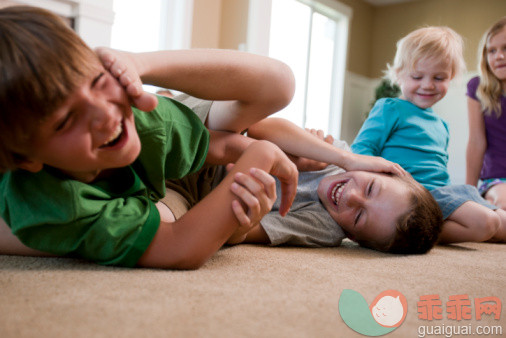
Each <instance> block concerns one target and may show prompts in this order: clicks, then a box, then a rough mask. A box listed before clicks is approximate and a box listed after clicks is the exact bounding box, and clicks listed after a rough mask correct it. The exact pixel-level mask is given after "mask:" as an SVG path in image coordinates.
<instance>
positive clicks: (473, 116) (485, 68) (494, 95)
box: [466, 17, 506, 210]
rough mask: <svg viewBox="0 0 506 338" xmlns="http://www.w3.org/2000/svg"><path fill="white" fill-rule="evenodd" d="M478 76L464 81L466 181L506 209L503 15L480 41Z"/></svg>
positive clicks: (505, 23)
mask: <svg viewBox="0 0 506 338" xmlns="http://www.w3.org/2000/svg"><path fill="white" fill-rule="evenodd" d="M480 50H481V53H480V56H479V58H480V60H479V72H480V76H479V77H475V78H472V79H471V80H470V81H469V82H468V84H467V96H468V99H467V102H468V114H469V141H468V144H467V154H466V155H467V156H466V157H467V168H466V169H467V171H466V183H467V184H471V185H477V183H478V180H481V181H482V182H481V184H480V187H479V190H480V193H481V194H482V195H483V196H484V197H485V198H486V199H487V200H489V201H490V202H491V203H492V204H494V205H496V206H498V207H500V208H502V209H505V210H506V156H504V155H505V153H506V17H503V18H502V19H500V20H499V21H498V22H497V23H495V24H494V25H493V26H492V27H491V28H490V29H489V30H488V31H487V32H486V33H485V35H484V36H483V39H482V42H481V44H480Z"/></svg>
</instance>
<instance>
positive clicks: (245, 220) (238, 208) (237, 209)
mask: <svg viewBox="0 0 506 338" xmlns="http://www.w3.org/2000/svg"><path fill="white" fill-rule="evenodd" d="M232 210H233V211H234V215H235V217H236V218H237V220H238V221H239V224H240V225H241V226H242V227H247V226H249V225H250V224H251V220H250V218H249V217H248V215H246V212H245V211H244V209H243V207H242V205H241V203H240V202H239V201H237V200H233V201H232Z"/></svg>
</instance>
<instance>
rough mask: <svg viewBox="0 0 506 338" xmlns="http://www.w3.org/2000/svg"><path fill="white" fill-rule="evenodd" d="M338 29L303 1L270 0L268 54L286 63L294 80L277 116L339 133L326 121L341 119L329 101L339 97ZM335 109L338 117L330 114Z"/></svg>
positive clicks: (328, 18)
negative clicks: (285, 104)
mask: <svg viewBox="0 0 506 338" xmlns="http://www.w3.org/2000/svg"><path fill="white" fill-rule="evenodd" d="M287 13H289V14H287ZM337 32H338V25H337V23H336V21H335V20H334V19H332V18H330V17H328V16H326V15H323V14H321V13H320V12H317V11H315V10H314V9H313V8H311V7H310V6H308V5H305V4H303V3H302V2H299V1H296V0H272V8H271V22H270V37H269V56H271V57H273V58H276V59H279V60H282V61H283V62H285V63H287V64H288V65H289V66H290V67H291V68H292V71H293V72H294V75H295V81H296V90H295V95H294V98H293V100H292V102H291V103H290V105H289V106H288V107H286V108H285V109H283V110H282V111H280V112H278V113H277V114H276V116H279V117H283V118H286V119H288V120H290V121H292V122H294V123H296V124H297V125H299V126H301V127H304V128H315V129H322V130H324V131H325V132H326V133H332V134H334V136H339V135H338V130H339V128H338V126H332V128H330V126H329V124H330V123H334V124H335V123H336V122H338V121H340V111H339V112H336V111H335V110H336V107H337V106H339V105H338V104H336V103H335V102H332V100H336V99H337V100H338V98H336V96H335V92H336V90H335V86H336V65H337V64H338V62H337V61H336V60H338V57H337V56H336V55H335V50H336V41H337V39H338V34H337ZM344 52H345V51H344ZM339 66H342V65H339ZM333 110H334V111H333ZM338 113H339V116H338V118H337V119H336V116H331V114H334V115H335V114H338ZM336 120H337V121H336ZM338 123H339V122H338Z"/></svg>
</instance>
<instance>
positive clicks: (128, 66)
mask: <svg viewBox="0 0 506 338" xmlns="http://www.w3.org/2000/svg"><path fill="white" fill-rule="evenodd" d="M95 52H96V53H97V56H98V57H99V59H100V61H101V62H102V64H103V65H104V68H105V69H107V70H108V71H109V72H110V73H111V74H112V75H113V76H114V77H115V78H116V79H117V80H118V82H119V83H120V84H121V85H122V86H123V87H124V88H125V91H126V93H127V94H128V96H129V97H130V99H131V101H132V104H133V105H134V106H135V107H137V108H139V109H140V110H142V111H145V112H148V111H152V110H153V109H155V108H156V106H157V105H158V99H157V97H156V96H155V95H153V94H150V93H147V92H145V91H144V89H143V88H142V82H141V79H140V77H139V75H138V74H137V72H136V69H135V67H134V66H133V65H132V63H131V62H130V63H128V61H127V59H126V56H124V55H122V54H121V52H119V51H116V50H113V49H110V48H105V47H99V48H96V49H95Z"/></svg>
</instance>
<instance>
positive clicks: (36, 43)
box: [0, 6, 98, 173]
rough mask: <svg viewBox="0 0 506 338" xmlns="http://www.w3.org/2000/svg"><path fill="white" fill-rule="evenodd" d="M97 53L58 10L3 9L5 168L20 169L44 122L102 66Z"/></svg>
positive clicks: (0, 85)
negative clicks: (21, 162) (20, 164)
mask: <svg viewBox="0 0 506 338" xmlns="http://www.w3.org/2000/svg"><path fill="white" fill-rule="evenodd" d="M94 59H96V60H97V62H98V59H97V57H96V55H95V53H94V52H93V51H92V50H91V49H90V48H89V47H88V46H87V45H86V44H85V43H84V42H83V41H82V40H81V38H79V36H78V35H77V34H76V33H75V32H74V31H73V30H72V29H71V28H70V27H69V26H68V25H67V24H66V23H65V22H64V21H63V20H62V19H61V18H60V17H58V16H57V15H55V14H53V13H51V12H49V11H46V10H43V9H40V8H36V7H30V6H14V7H6V8H3V9H0V102H1V105H2V109H1V110H0V173H1V172H6V171H9V170H14V169H16V168H17V167H18V164H19V162H20V161H22V160H23V155H26V153H25V151H26V150H27V149H29V147H30V144H31V142H32V138H33V135H34V132H35V131H36V130H37V128H38V125H39V123H41V122H42V121H44V119H45V118H46V117H48V116H49V115H50V114H52V113H53V112H54V111H55V110H56V109H57V108H58V107H59V106H60V105H62V104H63V103H64V102H65V100H66V99H67V98H68V97H69V95H70V94H71V93H72V92H73V91H74V90H75V89H76V87H77V86H78V85H79V84H81V83H82V81H84V80H85V78H86V77H87V76H89V74H90V72H91V71H92V70H93V69H95V68H96V65H95V64H94V63H93V62H91V61H92V60H94Z"/></svg>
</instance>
